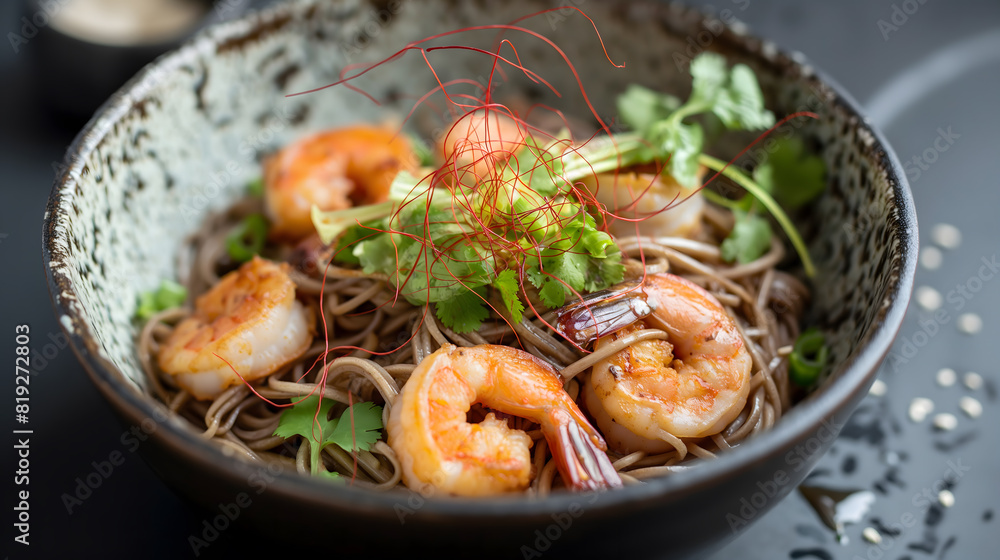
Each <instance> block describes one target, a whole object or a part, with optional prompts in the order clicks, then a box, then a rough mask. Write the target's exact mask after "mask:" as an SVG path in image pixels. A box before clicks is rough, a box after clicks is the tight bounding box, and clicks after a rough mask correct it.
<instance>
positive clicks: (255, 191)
mask: <svg viewBox="0 0 1000 560" xmlns="http://www.w3.org/2000/svg"><path fill="white" fill-rule="evenodd" d="M247 194H249V195H250V196H264V178H263V177H257V178H256V179H254V180H252V181H250V182H249V183H247Z"/></svg>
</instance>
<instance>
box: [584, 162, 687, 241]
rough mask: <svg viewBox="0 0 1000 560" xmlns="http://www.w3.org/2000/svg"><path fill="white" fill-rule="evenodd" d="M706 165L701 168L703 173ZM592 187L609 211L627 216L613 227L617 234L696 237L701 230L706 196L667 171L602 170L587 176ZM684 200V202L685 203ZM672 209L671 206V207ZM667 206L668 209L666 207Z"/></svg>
mask: <svg viewBox="0 0 1000 560" xmlns="http://www.w3.org/2000/svg"><path fill="white" fill-rule="evenodd" d="M704 170H705V168H701V170H700V172H699V182H700V176H701V174H702V173H704ZM583 182H584V184H585V185H586V186H587V188H588V190H590V192H591V193H593V194H594V197H595V198H596V199H597V201H598V202H600V203H601V204H603V205H605V206H607V208H608V211H609V212H611V213H613V214H615V215H616V216H620V217H622V218H627V219H626V220H614V221H612V222H611V223H610V224H609V228H608V229H609V230H610V232H611V234H612V235H614V236H615V237H628V236H631V235H635V234H636V223H637V222H635V221H633V220H636V219H639V220H640V221H639V222H638V227H639V232H638V233H639V235H647V236H668V237H674V236H677V237H695V236H696V235H697V233H698V231H699V230H700V229H701V217H702V213H703V212H704V209H705V198H704V197H703V196H702V195H701V194H700V193H698V192H696V191H695V189H688V188H685V187H683V186H681V185H680V184H679V183H678V182H677V181H676V180H675V179H674V178H673V177H672V176H670V175H666V174H662V173H661V174H659V175H657V174H653V173H636V172H634V171H629V172H624V171H623V172H620V173H618V174H617V176H616V175H615V174H614V173H602V174H599V175H597V176H591V177H588V178H587V179H584V181H583ZM682 201H683V204H681V202H682ZM668 206H669V207H670V208H667V207H668ZM664 208H667V210H664V211H662V212H661V210H663V209H664Z"/></svg>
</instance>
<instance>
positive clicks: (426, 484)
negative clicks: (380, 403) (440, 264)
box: [386, 344, 622, 496]
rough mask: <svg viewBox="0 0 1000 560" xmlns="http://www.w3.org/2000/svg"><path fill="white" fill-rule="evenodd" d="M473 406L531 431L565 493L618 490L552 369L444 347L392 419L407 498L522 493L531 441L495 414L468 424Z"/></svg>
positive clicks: (601, 446) (495, 350) (511, 354)
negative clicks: (535, 428)
mask: <svg viewBox="0 0 1000 560" xmlns="http://www.w3.org/2000/svg"><path fill="white" fill-rule="evenodd" d="M474 403H479V404H482V405H483V406H485V407H488V408H490V409H492V410H496V411H498V412H503V413H506V414H510V415H512V416H519V417H522V418H526V419H528V420H531V421H534V422H536V423H538V424H539V425H540V426H541V430H542V433H543V434H544V436H545V439H546V441H547V443H548V445H549V448H550V449H551V451H552V455H553V457H554V459H555V462H556V466H557V468H558V470H559V473H560V475H561V476H562V478H563V481H564V482H565V483H566V485H567V486H568V487H569V488H570V489H572V490H600V489H603V488H613V487H618V486H621V484H622V482H621V478H620V477H619V476H618V473H617V472H616V471H615V468H614V467H613V466H612V465H611V461H610V460H609V459H608V456H607V454H606V453H605V451H604V450H605V449H606V445H605V443H604V440H603V438H601V435H600V434H599V433H598V432H597V430H595V429H594V427H593V426H591V424H590V422H589V421H588V420H587V418H586V417H585V416H584V414H583V412H581V411H580V409H579V408H578V407H577V406H576V403H575V402H573V399H572V398H570V395H569V394H568V393H567V392H566V391H565V390H564V389H563V384H562V378H561V377H560V376H559V374H558V373H557V372H556V371H555V370H554V369H552V367H550V366H549V365H548V364H546V363H545V362H543V361H541V360H540V359H539V358H536V357H535V356H532V355H531V354H529V353H527V352H524V351H521V350H518V349H516V348H511V347H509V346H498V345H491V344H484V345H479V346H472V347H463V348H459V347H456V346H453V345H451V344H445V345H444V346H442V347H441V348H440V349H439V350H437V351H436V352H434V353H433V354H431V355H429V356H428V357H426V358H425V359H424V360H423V361H421V362H420V364H419V365H418V366H417V368H416V369H415V370H414V371H413V373H412V374H411V376H410V378H409V380H408V381H407V382H406V384H405V385H404V386H403V389H402V391H401V392H400V393H399V396H398V397H397V398H396V400H395V402H394V403H393V405H392V410H391V411H390V414H389V422H388V425H387V426H386V428H387V431H388V434H389V446H390V447H392V449H393V451H395V452H396V455H397V457H398V458H399V461H400V464H401V465H402V477H403V481H404V482H405V483H406V485H407V486H408V487H409V488H413V489H417V490H418V491H420V490H428V491H430V490H437V491H443V492H447V493H449V494H454V495H459V496H491V495H497V494H503V493H506V492H516V491H519V490H524V489H526V488H527V487H528V485H529V483H530V482H531V475H532V473H531V467H532V464H531V456H530V451H529V450H530V448H531V446H532V440H531V438H530V437H529V436H528V435H527V434H526V433H525V432H523V431H521V430H517V429H512V428H509V427H508V426H507V421H506V420H501V419H498V418H496V415H495V414H493V413H492V412H491V413H489V414H488V415H487V416H486V419H485V420H483V421H482V422H480V423H478V424H471V423H469V422H468V421H467V419H466V414H467V413H468V411H469V409H470V407H471V406H472V405H473V404H474Z"/></svg>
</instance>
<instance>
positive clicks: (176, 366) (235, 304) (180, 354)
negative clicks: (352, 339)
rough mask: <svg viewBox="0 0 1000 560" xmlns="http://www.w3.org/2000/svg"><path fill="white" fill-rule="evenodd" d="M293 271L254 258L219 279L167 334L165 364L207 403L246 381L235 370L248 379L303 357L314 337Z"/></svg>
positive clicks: (162, 363) (161, 356) (162, 359)
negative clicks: (292, 278) (300, 301)
mask: <svg viewBox="0 0 1000 560" xmlns="http://www.w3.org/2000/svg"><path fill="white" fill-rule="evenodd" d="M288 268H289V267H288V265H287V264H284V263H283V264H281V265H278V264H275V263H273V262H271V261H268V260H264V259H261V258H260V257H254V258H253V260H251V261H249V262H247V263H245V264H244V265H243V266H241V267H240V268H239V270H235V271H233V272H230V273H229V274H227V275H225V276H224V277H222V279H221V280H220V281H219V283H218V284H216V285H215V286H214V287H213V288H212V289H211V290H209V291H208V292H206V293H204V294H203V295H201V296H200V297H199V298H198V300H197V302H196V303H195V310H194V313H193V314H192V315H191V316H189V317H188V318H186V319H184V320H183V321H181V322H180V323H179V324H178V325H177V327H176V328H174V331H173V332H172V333H171V334H170V336H169V337H168V338H167V340H166V342H165V343H164V344H163V346H162V347H161V349H160V353H159V356H158V361H159V365H160V369H162V370H163V371H164V372H165V373H167V374H170V375H172V376H174V378H175V380H176V381H177V385H179V386H180V387H181V388H183V389H184V390H186V391H187V392H189V393H191V394H192V395H194V397H195V398H197V399H201V400H205V399H214V398H215V397H217V396H218V395H219V394H220V393H221V392H222V391H223V390H224V389H226V388H227V387H230V386H232V385H235V384H237V383H240V382H241V380H240V377H239V376H238V375H236V373H235V372H234V371H233V369H235V370H236V371H238V372H239V375H241V376H243V378H244V379H246V380H247V381H251V380H254V379H259V378H261V377H264V376H266V375H269V374H271V373H273V372H275V371H276V370H277V369H278V368H280V367H281V366H283V365H285V364H287V363H289V362H291V361H292V360H295V359H296V358H298V357H299V356H301V355H302V353H303V352H305V351H306V349H307V348H309V344H310V343H311V342H312V338H313V329H314V324H313V317H312V312H311V311H309V310H308V309H307V308H305V307H304V306H303V305H302V304H301V303H299V301H298V300H296V299H295V284H294V283H293V282H292V280H291V278H289V276H288ZM216 354H218V356H216ZM223 358H224V360H223ZM226 361H228V362H229V364H232V368H231V367H230V366H229V365H228V364H226Z"/></svg>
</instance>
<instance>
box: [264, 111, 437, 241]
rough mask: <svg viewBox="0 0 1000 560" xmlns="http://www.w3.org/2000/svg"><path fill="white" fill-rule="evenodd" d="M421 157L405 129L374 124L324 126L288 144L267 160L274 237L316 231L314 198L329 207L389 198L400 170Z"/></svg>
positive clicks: (322, 206)
mask: <svg viewBox="0 0 1000 560" xmlns="http://www.w3.org/2000/svg"><path fill="white" fill-rule="evenodd" d="M416 163H417V162H416V159H415V157H414V156H413V152H412V150H411V149H410V145H409V142H407V140H406V138H405V137H404V136H403V135H401V134H398V133H397V132H396V131H394V130H392V129H390V128H384V127H376V126H371V125H359V126H351V127H346V128H339V129H336V130H330V131H326V132H321V133H319V134H314V135H312V136H308V137H306V138H303V139H301V140H299V141H297V142H294V143H292V144H289V145H288V146H286V147H285V148H283V149H282V150H281V151H279V152H277V153H276V154H274V155H273V156H271V157H270V158H268V159H267V160H266V161H265V162H264V200H265V203H266V207H267V214H268V217H269V218H270V219H271V222H272V228H271V235H272V237H273V238H274V239H282V240H286V241H294V240H297V239H301V238H302V237H304V236H306V235H308V234H309V233H311V232H313V231H314V229H313V224H312V219H311V214H310V211H311V209H312V205H313V204H315V205H317V206H319V209H320V210H324V211H327V210H343V209H345V208H350V207H351V206H354V205H355V204H375V203H377V202H384V201H386V200H388V198H389V186H390V185H391V184H392V180H393V178H394V177H395V176H396V173H397V172H398V171H399V170H400V169H413V168H415V166H416Z"/></svg>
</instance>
